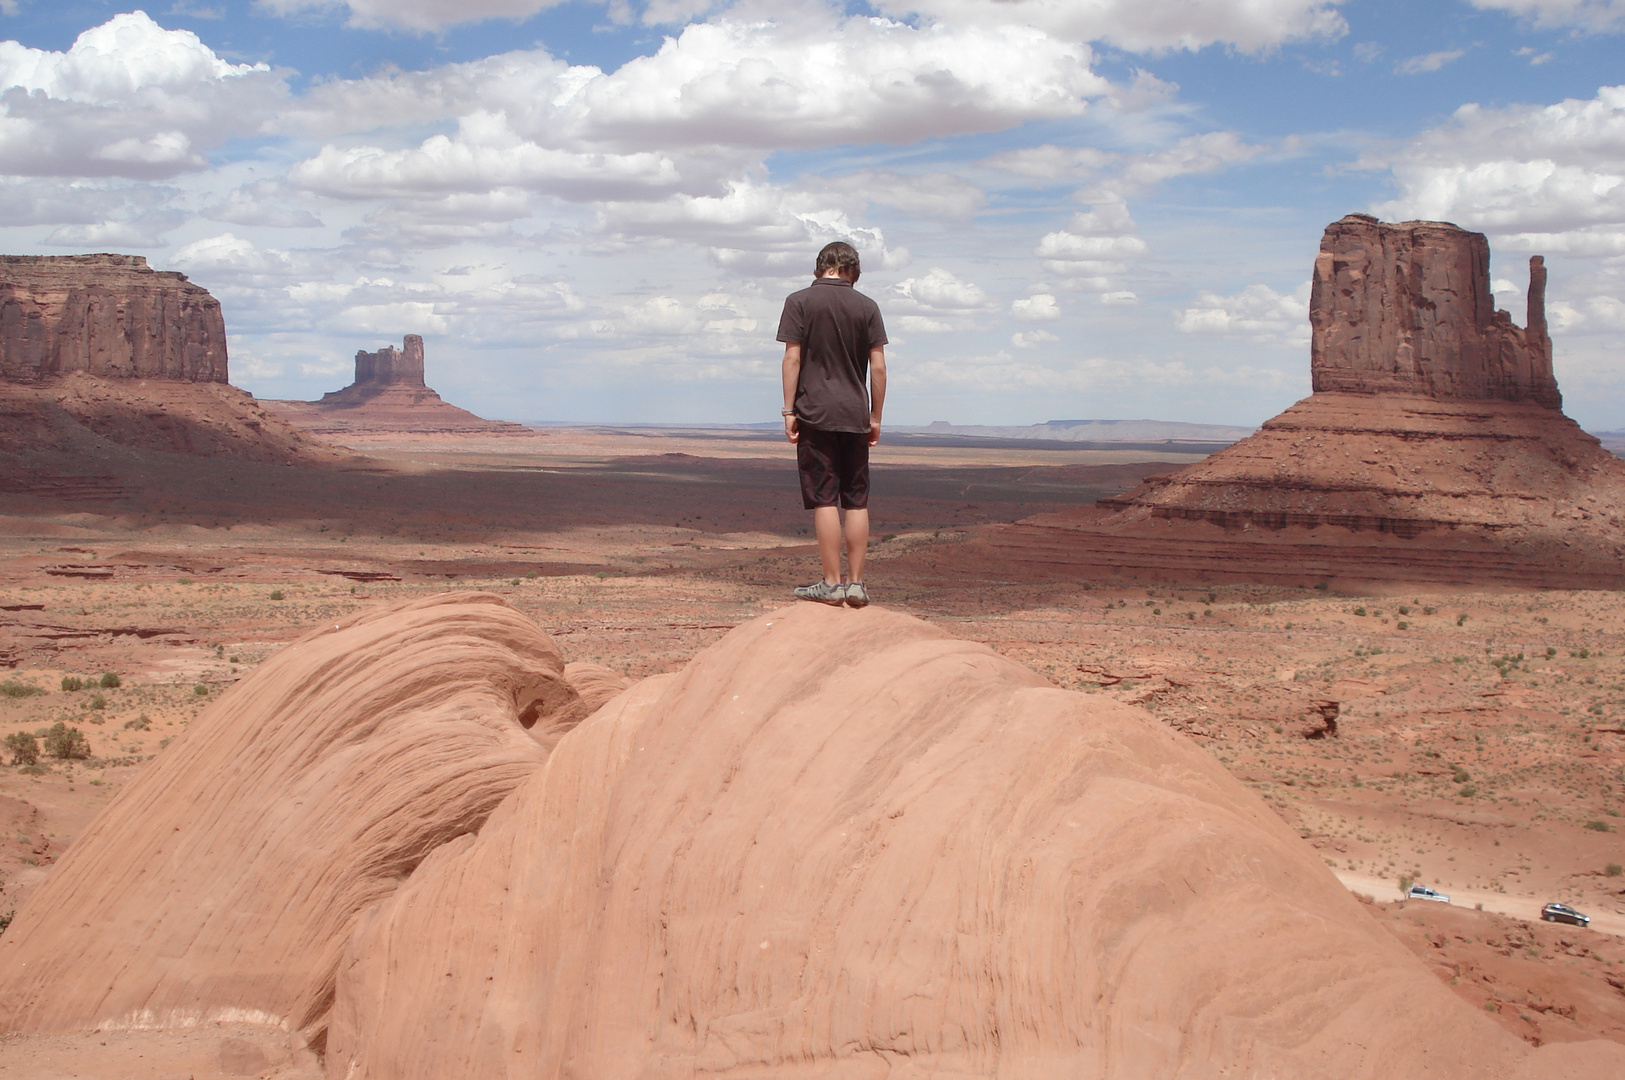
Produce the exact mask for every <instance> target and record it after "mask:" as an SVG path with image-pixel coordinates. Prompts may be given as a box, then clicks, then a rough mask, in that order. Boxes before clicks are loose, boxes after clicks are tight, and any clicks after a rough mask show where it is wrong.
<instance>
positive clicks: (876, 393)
mask: <svg viewBox="0 0 1625 1080" xmlns="http://www.w3.org/2000/svg"><path fill="white" fill-rule="evenodd" d="M785 362H786V363H789V361H788V360H786V361H785ZM797 367H800V358H799V357H797ZM885 406H886V347H885V346H884V345H876V346H875V347H874V348H872V349H870V350H869V445H870V446H874V445H875V444H876V443H878V442H880V410H881V409H883V408H885Z"/></svg>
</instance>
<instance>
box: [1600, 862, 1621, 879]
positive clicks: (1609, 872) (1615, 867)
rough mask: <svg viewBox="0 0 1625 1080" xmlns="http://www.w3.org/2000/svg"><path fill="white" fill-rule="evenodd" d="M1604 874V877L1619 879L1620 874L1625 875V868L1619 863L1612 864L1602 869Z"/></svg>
mask: <svg viewBox="0 0 1625 1080" xmlns="http://www.w3.org/2000/svg"><path fill="white" fill-rule="evenodd" d="M1602 873H1603V876H1604V877H1619V875H1620V874H1625V866H1621V865H1619V864H1618V863H1617V862H1611V863H1609V864H1608V865H1607V866H1605V867H1603V868H1602Z"/></svg>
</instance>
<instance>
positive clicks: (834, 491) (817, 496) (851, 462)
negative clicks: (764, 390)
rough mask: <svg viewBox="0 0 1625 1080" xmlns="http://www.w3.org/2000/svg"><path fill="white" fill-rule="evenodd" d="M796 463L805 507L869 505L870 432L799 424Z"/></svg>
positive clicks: (849, 508) (859, 506)
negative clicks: (835, 429)
mask: <svg viewBox="0 0 1625 1080" xmlns="http://www.w3.org/2000/svg"><path fill="white" fill-rule="evenodd" d="M799 426H800V429H801V438H800V439H798V440H797V441H796V467H797V469H798V470H799V471H800V473H801V505H802V506H803V507H805V508H806V509H808V510H816V509H817V508H818V507H820V506H836V505H839V506H841V507H842V508H844V509H847V510H863V509H865V508H866V507H868V505H869V433H868V432H864V433H863V434H861V435H859V434H858V433H856V432H852V431H820V430H819V429H818V428H815V427H810V426H809V425H807V424H805V423H803V424H800V425H799Z"/></svg>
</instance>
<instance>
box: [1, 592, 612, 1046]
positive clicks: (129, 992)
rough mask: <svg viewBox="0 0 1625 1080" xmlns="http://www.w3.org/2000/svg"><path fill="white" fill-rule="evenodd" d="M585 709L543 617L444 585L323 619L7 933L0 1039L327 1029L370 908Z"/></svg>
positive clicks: (476, 821)
mask: <svg viewBox="0 0 1625 1080" xmlns="http://www.w3.org/2000/svg"><path fill="white" fill-rule="evenodd" d="M585 713H586V706H585V704H584V703H583V702H582V701H581V698H580V695H579V694H577V692H576V691H575V689H574V688H573V686H572V685H571V684H570V682H569V681H568V680H567V679H566V677H565V675H564V659H563V657H562V656H560V654H559V652H558V650H557V649H556V648H555V647H554V646H553V644H552V643H551V641H549V639H548V638H547V635H546V634H544V633H543V632H542V631H541V630H540V628H538V627H537V626H536V625H535V624H534V623H532V622H531V621H530V620H529V619H527V618H525V617H524V616H523V615H521V614H519V613H518V612H517V611H514V610H513V609H512V608H510V607H508V606H507V605H506V604H505V603H503V602H502V601H501V600H500V599H498V598H497V597H494V596H489V595H479V594H475V595H469V594H448V595H444V596H439V597H435V598H431V599H428V600H423V601H419V602H415V603H412V604H408V605H406V606H404V607H400V608H396V609H393V610H390V609H375V610H372V611H368V612H365V613H363V614H361V615H358V616H353V617H351V618H349V619H346V620H344V621H342V622H340V623H337V624H329V625H327V626H324V627H322V628H321V629H319V630H317V631H315V632H313V633H311V634H310V635H308V636H307V637H305V638H303V639H302V640H300V641H299V642H297V643H295V644H293V645H290V646H289V647H288V648H287V649H286V650H284V651H283V652H281V653H279V654H277V655H276V656H275V657H273V658H272V659H270V660H269V661H267V662H266V663H265V664H264V665H262V666H261V667H260V668H259V669H258V670H257V671H256V672H255V673H254V674H253V675H251V676H249V677H248V678H246V679H244V680H243V681H242V682H240V683H238V684H237V685H236V686H234V687H233V688H232V689H230V690H228V691H227V692H226V693H225V694H224V695H222V697H221V698H220V700H219V701H217V702H216V703H214V704H213V705H211V706H210V707H209V708H208V709H206V710H205V711H204V712H203V713H202V714H201V715H200V716H199V717H198V718H197V719H196V720H195V721H193V723H192V726H191V728H190V729H189V730H188V731H187V732H186V734H185V735H183V736H182V737H181V738H180V740H179V741H178V742H177V743H176V744H175V745H174V746H172V747H170V748H169V749H168V750H167V751H166V752H165V753H164V754H163V755H161V756H160V758H159V759H158V760H157V761H155V762H154V763H153V764H152V765H151V766H150V767H149V768H148V769H147V770H146V771H145V772H143V773H142V774H141V776H140V778H139V779H137V780H136V781H135V782H133V783H132V784H131V785H130V786H129V787H127V788H126V789H125V790H124V791H122V792H120V793H119V795H118V797H117V798H116V799H114V800H113V802H112V803H111V804H110V805H109V806H108V808H107V809H106V811H105V812H103V814H102V815H101V817H100V818H98V819H97V821H96V822H95V823H94V824H93V825H92V826H91V827H90V829H89V830H87V831H86V832H85V834H84V835H83V836H82V837H81V838H80V839H79V841H78V842H77V843H76V844H74V846H73V848H72V849H71V850H70V851H69V852H68V853H67V854H66V856H65V857H64V858H63V859H62V861H61V863H60V864H59V865H58V866H57V867H56V868H55V869H54V870H53V871H52V873H51V876H50V877H49V878H48V879H47V880H46V882H45V883H44V884H43V885H42V886H41V887H40V888H39V890H38V891H37V892H36V893H35V894H34V895H33V896H32V897H30V899H29V900H28V901H27V902H26V903H25V904H24V906H23V908H22V909H21V910H20V911H19V912H18V913H17V918H16V921H15V922H14V923H13V924H12V926H11V927H10V928H9V930H8V931H7V933H6V934H5V935H4V937H0V971H3V972H4V973H5V974H4V976H0V1030H5V1031H36V1032H48V1031H72V1030H82V1029H87V1028H92V1027H98V1026H99V1027H102V1028H113V1029H117V1028H129V1027H135V1028H140V1027H184V1026H188V1025H191V1024H195V1023H199V1022H203V1021H208V1020H258V1021H260V1022H264V1023H271V1024H277V1025H284V1026H293V1027H301V1026H310V1025H317V1026H319V1025H320V1024H321V1023H322V1022H324V1021H323V1018H324V1017H325V1015H326V1012H327V1009H328V1006H329V1004H330V1001H331V996H332V980H333V977H334V973H335V970H336V967H337V964H338V959H339V955H340V953H341V952H342V950H343V949H344V947H345V945H346V943H347V941H348V939H349V936H350V932H351V930H352V928H353V926H354V920H355V918H356V916H357V914H358V913H359V912H361V911H362V910H364V909H365V908H366V907H367V906H368V905H370V904H373V903H375V902H377V901H378V900H381V899H383V898H384V897H386V896H388V895H389V894H390V893H392V892H394V891H395V889H396V888H397V887H399V885H400V884H401V882H402V881H404V880H406V879H407V878H408V877H409V876H411V874H412V872H413V870H414V868H416V867H417V865H418V863H419V862H421V861H422V860H423V859H424V858H425V857H426V856H427V855H429V854H430V853H431V852H433V851H435V850H436V849H438V848H439V847H440V846H441V845H443V844H446V843H448V842H450V841H452V840H454V839H455V838H457V837H458V836H462V835H465V834H470V833H473V832H475V831H477V830H478V829H479V828H480V825H481V824H482V823H483V822H484V820H485V818H486V815H488V814H489V813H490V812H491V810H492V808H493V807H495V806H496V805H497V804H498V803H499V802H500V801H501V800H502V799H503V798H504V797H505V796H506V795H507V794H508V792H509V791H511V790H512V789H513V788H514V787H515V786H516V785H517V784H518V783H519V782H520V781H522V780H523V779H524V778H525V777H527V776H529V775H530V774H531V773H532V772H534V771H535V770H536V769H537V768H539V767H540V766H541V764H542V763H543V762H545V761H546V760H547V755H548V751H549V749H550V748H551V746H552V745H553V744H554V743H555V742H557V740H558V738H559V737H560V736H561V735H562V734H563V733H564V732H565V731H567V730H569V729H570V728H571V727H573V726H574V725H575V724H576V723H577V722H578V721H580V719H581V718H582V717H583V716H584V715H585Z"/></svg>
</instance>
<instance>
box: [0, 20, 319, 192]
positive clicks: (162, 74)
mask: <svg viewBox="0 0 1625 1080" xmlns="http://www.w3.org/2000/svg"><path fill="white" fill-rule="evenodd" d="M286 94H287V86H286V83H285V82H284V80H283V78H282V76H281V75H279V74H277V73H274V72H272V71H271V70H270V69H269V68H268V67H267V66H266V65H264V64H232V63H230V62H228V61H226V60H223V59H221V58H220V57H219V56H217V55H215V53H214V52H213V50H211V49H210V48H209V47H208V46H206V45H204V44H203V42H202V41H201V40H199V39H198V37H197V35H196V34H193V33H191V32H190V31H186V30H165V29H164V28H163V27H161V26H159V25H158V24H157V23H155V22H153V21H152V19H150V18H148V17H147V15H146V14H145V13H144V12H140V11H135V12H131V13H129V14H125V15H115V16H113V17H112V18H111V19H109V20H108V21H107V22H105V23H103V24H102V25H101V26H97V27H93V28H91V29H89V30H86V31H85V32H84V33H82V34H80V35H79V37H78V38H77V39H75V41H74V43H73V45H72V46H71V47H70V48H69V49H68V50H67V51H66V52H54V51H50V50H45V49H34V48H29V47H27V46H24V45H21V44H19V43H17V42H15V41H0V171H3V172H5V173H8V174H11V175H32V176H42V175H58V176H70V175H71V176H127V177H136V178H157V177H168V176H174V175H176V174H177V173H181V172H185V171H189V170H197V169H202V168H204V167H205V166H206V165H207V163H208V162H207V158H206V156H205V154H204V151H205V150H206V149H207V148H208V147H210V146H214V145H217V144H219V143H220V142H223V141H224V140H225V139H227V138H230V137H232V136H234V135H243V134H249V133H251V132H253V131H254V130H256V129H257V127H258V126H259V124H260V123H262V122H263V121H264V120H265V119H266V118H267V117H268V116H269V115H270V114H271V112H272V110H273V109H274V108H275V107H276V106H277V105H278V104H279V103H280V102H282V101H283V100H284V99H285V97H286Z"/></svg>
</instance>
